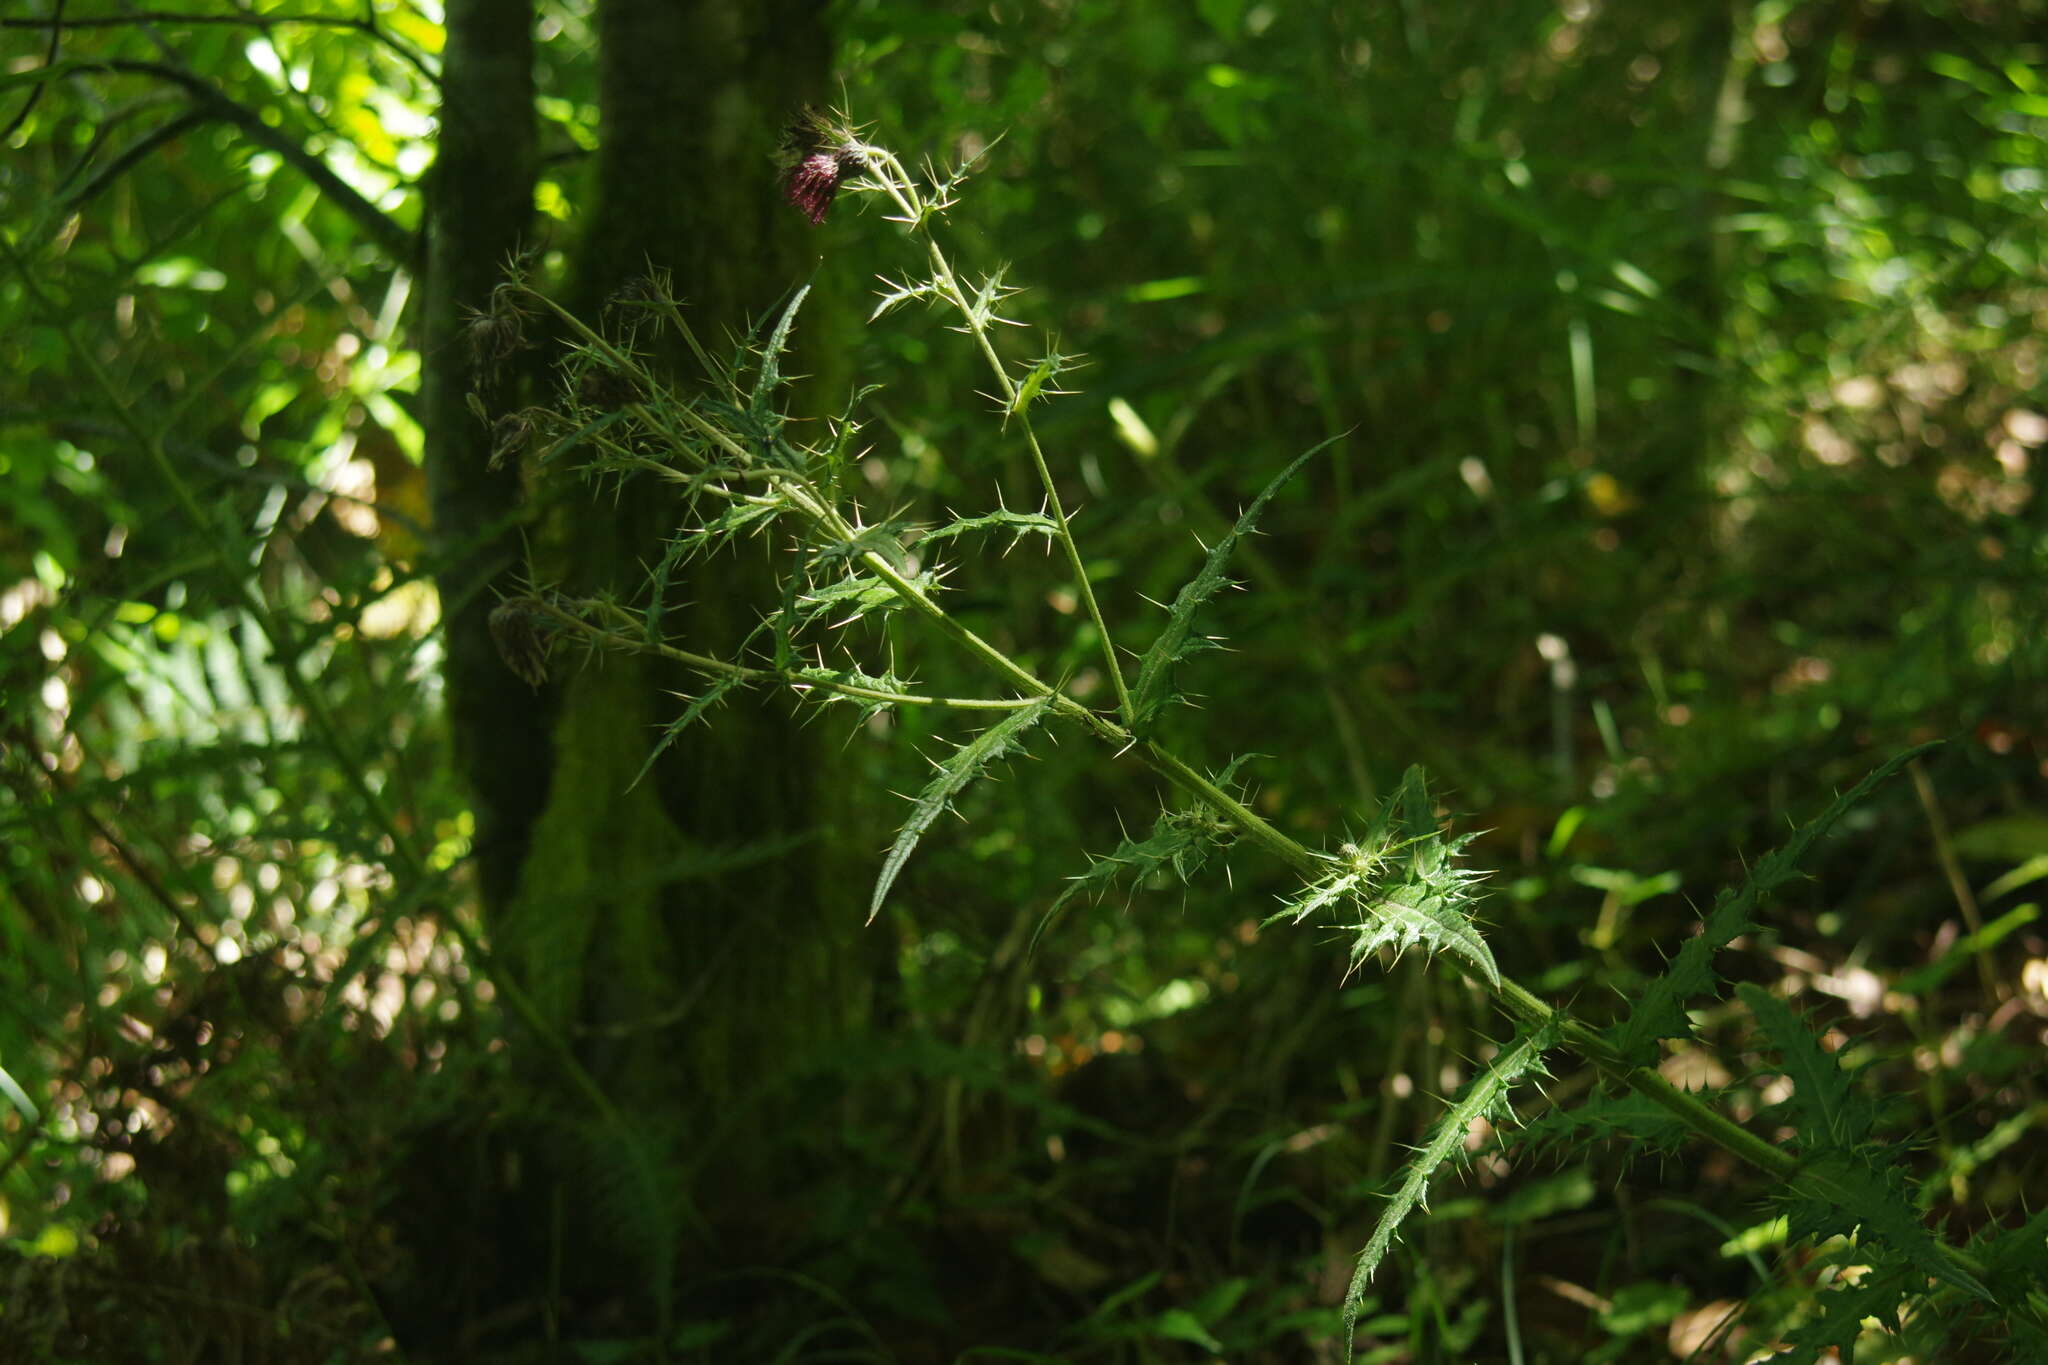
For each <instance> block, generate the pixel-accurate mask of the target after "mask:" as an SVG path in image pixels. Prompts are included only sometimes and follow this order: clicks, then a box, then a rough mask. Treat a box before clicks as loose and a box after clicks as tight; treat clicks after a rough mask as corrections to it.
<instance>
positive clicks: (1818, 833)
mask: <svg viewBox="0 0 2048 1365" xmlns="http://www.w3.org/2000/svg"><path fill="white" fill-rule="evenodd" d="M1926 747H1927V746H1922V748H1921V749H1915V750H1909V751H1907V752H1905V753H1901V754H1896V755H1894V756H1893V757H1892V758H1890V759H1888V760H1886V761H1885V762H1884V763H1883V764H1882V765H1881V766H1879V767H1878V768H1877V769H1876V770H1875V771H1873V772H1872V773H1871V774H1870V775H1869V776H1867V777H1865V778H1864V779H1863V780H1862V781H1861V782H1858V783H1857V784H1856V785H1855V786H1854V787H1851V788H1850V789H1849V790H1848V791H1846V792H1844V793H1842V794H1841V795H1840V796H1838V797H1836V798H1835V800H1834V801H1833V802H1832V803H1831V804H1830V805H1829V806H1828V808H1827V809H1826V810H1824V811H1822V812H1821V813H1820V814H1819V815H1818V816H1816V817H1814V818H1813V819H1812V820H1810V821H1808V822H1807V823H1806V824H1804V825H1802V826H1800V828H1799V830H1798V832H1797V833H1795V834H1794V835H1793V836H1792V838H1791V839H1790V840H1788V841H1787V842H1786V843H1785V844H1783V845H1782V846H1780V847H1779V848H1777V849H1775V850H1773V851H1772V852H1771V853H1769V854H1767V855H1765V856H1764V857H1763V858H1761V859H1759V860H1758V862H1757V864H1756V866H1755V867H1754V868H1753V869H1751V871H1750V873H1749V875H1748V876H1747V877H1746V878H1744V879H1743V882H1742V885H1741V886H1739V887H1734V888H1731V889H1730V890H1728V891H1725V892H1723V893H1722V894H1721V895H1720V896H1719V897H1718V898H1717V899H1716V900H1715V902H1714V908H1713V909H1712V910H1711V911H1709V912H1708V914H1707V918H1706V923H1705V925H1704V926H1703V927H1702V929H1701V931H1700V932H1699V933H1698V934H1695V935H1693V936H1692V937H1690V938H1688V939H1687V940H1686V941H1685V943H1684V945H1683V946H1682V947H1681V948H1679V950H1678V951H1677V952H1676V953H1675V954H1673V955H1672V958H1671V962H1670V965H1668V966H1667V967H1666V968H1665V969H1664V973H1663V975H1661V976H1659V977H1656V978H1654V979H1652V980H1651V981H1650V982H1649V983H1648V984H1647V986H1646V987H1645V988H1644V990H1643V992H1642V995H1641V998H1640V999H1639V1000H1638V1001H1637V1002H1636V1004H1635V1007H1634V1008H1633V1009H1632V1010H1631V1011H1630V1012H1629V1015H1628V1017H1627V1018H1626V1019H1624V1020H1622V1021H1621V1022H1620V1023H1618V1024H1616V1025H1615V1026H1614V1027H1613V1028H1612V1029H1610V1030H1609V1034H1608V1036H1609V1041H1610V1042H1611V1043H1612V1044H1613V1046H1614V1050H1615V1052H1616V1053H1617V1054H1619V1055H1620V1057H1621V1058H1622V1059H1623V1060H1624V1061H1626V1062H1627V1063H1628V1064H1629V1065H1631V1066H1649V1065H1652V1064H1653V1063H1654V1062H1655V1061H1656V1056H1657V1043H1658V1041H1659V1040H1660V1039H1664V1038H1689V1037H1691V1036H1692V1027H1691V1025H1690V1024H1688V1023H1687V1022H1686V1018H1685V1006H1686V1002H1687V1001H1689V1000H1691V999H1692V998H1693V997H1695V996H1698V995H1701V994H1705V993H1707V992H1709V991H1711V990H1712V989H1713V988H1714V985H1715V984H1716V982H1717V981H1718V980H1719V977H1718V976H1717V974H1716V973H1715V971H1714V965H1713V964H1714V954H1715V953H1717V952H1719V951H1720V950H1721V949H1723V948H1725V947H1727V946H1728V945H1729V944H1730V943H1732V942H1734V941H1735V939H1736V938H1737V937H1738V936H1740V935H1742V934H1746V933H1751V932H1753V931H1754V930H1756V928H1757V927H1758V926H1757V924H1756V922H1755V920H1754V918H1753V916H1754V915H1755V914H1756V912H1757V909H1758V907H1759V906H1761V905H1762V903H1763V901H1764V900H1765V898H1766V897H1768V896H1770V895H1771V894H1772V893H1773V892H1775V891H1777V890H1778V889H1779V888H1781V887H1783V886H1785V885H1786V884H1788V883H1789V882H1791V881H1792V880H1793V879H1794V878H1795V877H1797V876H1798V875H1799V865H1800V862H1801V861H1802V860H1803V859H1804V858H1805V857H1806V856H1807V855H1808V854H1809V853H1810V852H1811V851H1812V849H1813V847H1814V845H1815V844H1817V843H1819V842H1820V841H1821V840H1822V839H1823V838H1825V837H1826V836H1827V833H1828V831H1829V830H1830V829H1832V828H1834V826H1835V823H1836V822H1837V821H1839V820H1840V819H1841V818H1842V817H1843V816H1844V815H1845V814H1847V813H1848V812H1849V810H1850V808H1851V807H1853V806H1855V805H1856V803H1857V802H1859V801H1861V800H1863V799H1864V797H1865V796H1867V795H1868V794H1869V793H1870V792H1871V790H1872V789H1874V788H1875V787H1876V786H1877V785H1878V784H1879V783H1880V782H1882V781H1884V780H1885V779H1886V778H1887V777H1890V776H1891V775H1892V774H1893V773H1895V772H1897V771H1898V770H1899V769H1900V768H1902V767H1904V766H1905V765H1906V764H1907V763H1910V762H1911V761H1912V760H1913V759H1914V757H1915V756H1916V755H1918V754H1919V753H1920V752H1922V751H1923V750H1924V749H1925V748H1926Z"/></svg>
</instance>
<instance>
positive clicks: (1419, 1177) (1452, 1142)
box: [1344, 1024, 1559, 1361]
mask: <svg viewBox="0 0 2048 1365" xmlns="http://www.w3.org/2000/svg"><path fill="white" fill-rule="evenodd" d="M1558 1034H1559V1028H1558V1026H1557V1025H1555V1024H1545V1025H1543V1026H1542V1027H1541V1028H1538V1029H1534V1030H1531V1031H1530V1032H1527V1033H1524V1034H1522V1035H1521V1036H1520V1037H1519V1038H1517V1039H1516V1040H1515V1041H1514V1042H1513V1043H1512V1044H1510V1045H1509V1046H1508V1047H1507V1048H1506V1049H1504V1050H1503V1051H1502V1052H1501V1054H1500V1055H1499V1056H1498V1057H1495V1058H1494V1059H1493V1061H1492V1063H1491V1064H1490V1065H1489V1066H1488V1067H1487V1068H1486V1070H1484V1071H1482V1072H1480V1073H1479V1074H1478V1075H1477V1076H1474V1077H1473V1078H1472V1080H1471V1081H1470V1082H1469V1083H1467V1085H1466V1086H1465V1088H1464V1090H1463V1091H1462V1092H1460V1093H1459V1095H1458V1098H1457V1100H1456V1102H1454V1103H1453V1104H1452V1105H1451V1107H1450V1108H1449V1109H1448V1110H1446V1111H1445V1112H1444V1116H1443V1118H1441V1119H1440V1120H1438V1121H1437V1125H1436V1126H1435V1127H1434V1128H1432V1129H1431V1130H1430V1133H1429V1137H1428V1139H1427V1140H1426V1141H1424V1143H1423V1144H1422V1146H1421V1148H1419V1149H1418V1150H1417V1151H1416V1153H1415V1159H1414V1160H1413V1161H1411V1162H1409V1163H1408V1169H1407V1170H1406V1172H1404V1173H1403V1174H1402V1177H1401V1183H1400V1184H1399V1185H1398V1186H1396V1187H1395V1189H1394V1193H1393V1196H1392V1198H1390V1199H1389V1200H1388V1201H1387V1207H1386V1208H1385V1209H1384V1210H1383V1211H1382V1212H1381V1213H1380V1221H1379V1223H1378V1224H1377V1225H1376V1226H1375V1227H1374V1228H1373V1230H1372V1237H1371V1238H1370V1239H1369V1240H1368V1241H1367V1242H1366V1244H1365V1250H1363V1251H1361V1252H1359V1253H1358V1265H1357V1268H1356V1269H1354V1270H1353V1271H1352V1274H1351V1287H1350V1288H1349V1289H1347V1290H1346V1291H1345V1292H1344V1358H1345V1359H1346V1360H1347V1361H1348V1360H1350V1358H1351V1340H1352V1337H1353V1336H1354V1335H1355V1334H1356V1332H1357V1328H1358V1315H1359V1310H1360V1307H1361V1306H1362V1305H1363V1304H1364V1302H1365V1291H1366V1287H1367V1286H1368V1285H1370V1284H1371V1283H1372V1277H1373V1275H1374V1273H1375V1272H1377V1271H1378V1270H1379V1268H1380V1263H1381V1262H1382V1261H1384V1260H1385V1259H1386V1258H1387V1252H1388V1251H1390V1250H1392V1248H1393V1245H1394V1235H1395V1233H1397V1232H1399V1231H1400V1228H1401V1223H1402V1222H1403V1220H1405V1219H1406V1218H1407V1217H1408V1215H1409V1214H1411V1213H1413V1212H1414V1211H1415V1210H1416V1209H1418V1208H1426V1207H1427V1206H1428V1196H1429V1182H1430V1180H1431V1178H1432V1177H1434V1176H1435V1175H1436V1173H1437V1171H1438V1170H1440V1169H1441V1168H1442V1167H1443V1166H1445V1165H1446V1164H1447V1163H1449V1162H1451V1161H1453V1160H1455V1159H1457V1158H1458V1157H1459V1156H1461V1155H1462V1154H1463V1152H1464V1150H1465V1133H1466V1131H1467V1130H1468V1129H1469V1128H1470V1127H1471V1126H1472V1124H1473V1123H1474V1122H1476V1121H1477V1120H1479V1119H1486V1120H1489V1121H1490V1122H1494V1123H1495V1124H1499V1123H1502V1122H1505V1121H1506V1120H1508V1119H1509V1118H1511V1117H1512V1115H1511V1114H1510V1111H1509V1110H1508V1104H1507V1100H1508V1092H1509V1091H1510V1090H1512V1089H1513V1088H1514V1087H1515V1086H1516V1085H1518V1084H1520V1083H1521V1082H1522V1081H1524V1080H1527V1079H1528V1078H1529V1077H1531V1076H1543V1075H1548V1074H1549V1072H1548V1071H1547V1070H1546V1068H1545V1067H1544V1065H1543V1054H1544V1052H1545V1051H1546V1050H1547V1049H1549V1048H1552V1047H1555V1046H1557V1040H1558Z"/></svg>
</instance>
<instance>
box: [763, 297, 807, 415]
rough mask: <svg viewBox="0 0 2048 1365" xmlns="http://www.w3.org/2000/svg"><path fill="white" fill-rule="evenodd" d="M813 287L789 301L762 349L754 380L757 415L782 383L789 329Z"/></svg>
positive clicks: (764, 408)
mask: <svg viewBox="0 0 2048 1365" xmlns="http://www.w3.org/2000/svg"><path fill="white" fill-rule="evenodd" d="M810 292H811V287H810V286H809V285H803V286H802V287H800V288H799V289H798V290H797V291H796V293H795V294H794V295H792V296H791V298H790V300H789V306H788V307H787V308H785V309H783V310H782V312H781V314H780V315H779V316H778V317H777V318H776V319H775V327H774V329H773V330H772V331H770V332H769V333H768V341H767V344H766V345H764V346H763V347H762V348H761V368H760V370H759V371H758V372H757V374H756V376H755V379H754V392H753V408H754V411H755V412H756V413H760V412H763V411H765V410H766V409H767V406H768V398H769V395H770V394H772V393H774V391H775V388H776V386H777V385H779V384H781V383H782V368H781V366H782V353H783V351H784V350H786V349H787V348H788V346H789V329H790V328H791V327H792V326H794V325H795V323H796V313H797V309H799V308H801V307H803V306H804V299H805V298H806V297H808V296H809V294H810Z"/></svg>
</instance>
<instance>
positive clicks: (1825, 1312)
mask: <svg viewBox="0 0 2048 1365" xmlns="http://www.w3.org/2000/svg"><path fill="white" fill-rule="evenodd" d="M1915 1294H1916V1290H1915V1287H1914V1286H1912V1285H1910V1284H1909V1283H1908V1282H1907V1276H1906V1275H1905V1274H1904V1273H1903V1272H1902V1271H1901V1270H1899V1269H1898V1268H1896V1267H1894V1268H1888V1269H1884V1270H1873V1271H1870V1272H1868V1273H1866V1274H1865V1275H1864V1276H1863V1277H1862V1278H1861V1279H1859V1280H1857V1281H1856V1283H1854V1284H1842V1283H1839V1282H1838V1283H1837V1284H1836V1286H1835V1287H1834V1288H1833V1289H1830V1290H1829V1291H1828V1292H1826V1293H1825V1294H1821V1295H1819V1296H1818V1297H1817V1298H1816V1300H1815V1304H1816V1306H1817V1307H1818V1308H1819V1310H1820V1316H1819V1317H1817V1318H1815V1319H1813V1320H1812V1321H1810V1322H1807V1323H1805V1324H1803V1325H1802V1326H1800V1327H1799V1328H1797V1329H1796V1330H1795V1331H1793V1333H1792V1334H1791V1335H1790V1336H1789V1337H1787V1338H1786V1340H1787V1341H1789V1342H1790V1343H1791V1345H1792V1349H1791V1350H1790V1351H1787V1352H1785V1353H1783V1354H1782V1355H1775V1356H1772V1357H1771V1365H1816V1362H1818V1361H1819V1360H1820V1359H1821V1353H1822V1352H1823V1351H1829V1352H1832V1353H1834V1356H1835V1358H1836V1359H1841V1360H1852V1359H1854V1358H1855V1350H1856V1342H1857V1339H1858V1338H1859V1337H1861V1336H1862V1335H1863V1332H1864V1327H1863V1323H1864V1321H1865V1319H1868V1318H1875V1319H1877V1321H1878V1322H1879V1323H1881V1324H1882V1325H1883V1326H1884V1327H1886V1328H1887V1329H1889V1330H1890V1331H1893V1332H1896V1331H1898V1330H1899V1305H1900V1304H1901V1303H1903V1302H1905V1301H1906V1300H1907V1299H1908V1298H1910V1297H1914V1296H1915Z"/></svg>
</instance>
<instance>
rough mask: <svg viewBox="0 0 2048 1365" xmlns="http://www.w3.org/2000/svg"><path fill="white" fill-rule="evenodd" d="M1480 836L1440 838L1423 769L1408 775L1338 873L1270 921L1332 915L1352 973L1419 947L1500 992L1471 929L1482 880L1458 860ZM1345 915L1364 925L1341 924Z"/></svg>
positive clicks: (1347, 850) (1489, 954)
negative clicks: (1379, 956)
mask: <svg viewBox="0 0 2048 1365" xmlns="http://www.w3.org/2000/svg"><path fill="white" fill-rule="evenodd" d="M1477 837H1478V836H1477V835H1472V834H1465V835H1460V836H1458V837H1457V838H1454V839H1446V838H1444V837H1443V834H1442V831H1441V829H1440V827H1439V826H1438V824H1437V818H1436V807H1435V804H1434V803H1433V802H1432V801H1431V800H1430V796H1429V789H1428V784H1427V781H1426V779H1425V778H1424V776H1423V772H1422V769H1420V768H1410V769H1409V770H1408V771H1407V772H1406V773H1405V774H1403V775H1402V778H1401V786H1400V789H1399V790H1398V791H1396V792H1395V793H1394V794H1393V795H1392V796H1390V797H1389V798H1388V799H1387V801H1386V803H1385V804H1384V805H1382V806H1381V807H1380V809H1379V810H1378V811H1377V812H1375V814H1374V816H1373V819H1372V823H1371V824H1370V825H1369V826H1367V828H1366V830H1365V832H1364V834H1362V835H1361V836H1359V838H1358V839H1356V840H1355V841H1353V842H1352V843H1349V844H1346V845H1345V847H1344V849H1343V850H1342V851H1341V852H1340V853H1339V855H1338V857H1337V858H1336V859H1334V860H1333V861H1335V862H1336V863H1337V870H1336V871H1333V872H1331V873H1329V874H1328V875H1327V876H1325V877H1322V878H1321V879H1319V880H1317V881H1314V882H1311V883H1310V884H1309V885H1308V887H1307V888H1306V889H1305V890H1303V891H1302V892H1301V893H1300V894H1299V895H1298V896H1297V897H1296V898H1295V899H1294V900H1293V901H1291V902H1290V903H1289V904H1288V906H1287V908H1286V909H1284V910H1281V911H1279V912H1278V913H1277V914H1275V915H1274V916H1273V917H1272V918H1273V919H1274V920H1280V919H1287V920H1292V921H1293V922H1294V923H1296V924H1300V923H1302V922H1303V921H1304V920H1307V919H1310V918H1312V917H1314V916H1317V915H1320V914H1323V913H1325V912H1332V913H1335V914H1337V915H1338V916H1339V923H1340V926H1341V927H1343V928H1346V929H1348V930H1350V931H1351V933H1352V934H1353V935H1354V937H1353V938H1352V940H1351V966H1352V968H1353V969H1356V968H1357V967H1358V966H1359V965H1360V964H1361V963H1363V962H1364V961H1365V960H1366V959H1367V958H1368V957H1371V956H1373V955H1374V954H1376V953H1378V952H1380V951H1381V950H1383V949H1384V950H1387V951H1389V952H1391V953H1393V954H1394V955H1395V956H1397V957H1398V956H1399V955H1400V954H1401V953H1403V952H1406V951H1407V950H1408V949H1410V948H1420V949H1421V950H1422V952H1423V953H1424V955H1426V956H1434V955H1435V954H1437V953H1439V952H1448V953H1450V954H1452V955H1454V956H1456V957H1459V958H1462V959H1463V960H1464V961H1466V962H1468V963H1470V964H1471V965H1472V966H1473V967H1474V968H1476V969H1477V970H1478V971H1479V973H1480V974H1481V975H1482V976H1483V977H1484V978H1485V979H1486V980H1487V981H1489V982H1491V983H1492V984H1494V985H1498V984H1499V983H1500V968H1499V967H1498V966H1497V965H1496V964H1495V963H1494V960H1493V951H1492V950H1491V949H1490V948H1488V947H1487V946H1486V940H1485V939H1484V938H1482V937H1480V934H1479V930H1478V929H1477V927H1475V922H1474V906H1475V902H1476V892H1475V888H1476V886H1477V884H1478V883H1479V882H1480V881H1482V880H1483V879H1484V878H1485V876H1486V874H1485V873H1484V872H1481V871H1478V870H1476V869H1474V868H1470V867H1466V866H1464V865H1463V864H1461V863H1460V862H1459V861H1458V856H1459V854H1460V853H1461V852H1462V851H1463V850H1464V849H1465V847H1466V846H1467V845H1469V844H1470V843H1471V842H1472V840H1473V839H1475V838H1477ZM1347 912H1350V913H1357V914H1360V915H1362V916H1363V918H1362V919H1360V920H1359V921H1357V922H1356V923H1344V922H1343V917H1344V915H1345V914H1346V913H1347ZM1269 922H1270V921H1269Z"/></svg>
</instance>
